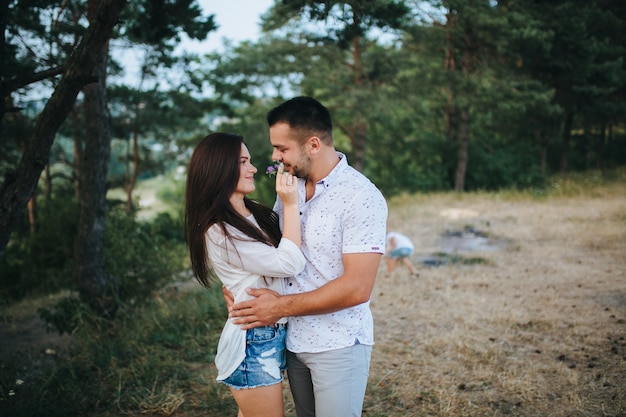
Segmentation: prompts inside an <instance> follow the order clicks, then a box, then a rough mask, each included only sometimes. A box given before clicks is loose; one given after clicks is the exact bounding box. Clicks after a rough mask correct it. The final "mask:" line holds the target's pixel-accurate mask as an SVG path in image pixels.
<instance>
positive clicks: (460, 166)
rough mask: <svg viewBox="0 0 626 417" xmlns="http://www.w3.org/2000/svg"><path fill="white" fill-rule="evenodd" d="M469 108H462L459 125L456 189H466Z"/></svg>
mask: <svg viewBox="0 0 626 417" xmlns="http://www.w3.org/2000/svg"><path fill="white" fill-rule="evenodd" d="M468 148H469V110H468V109H467V108H463V109H461V121H460V126H459V148H458V153H457V166H456V177H455V179H454V189H455V190H456V191H463V190H465V174H466V172H467V162H468V159H469V149H468Z"/></svg>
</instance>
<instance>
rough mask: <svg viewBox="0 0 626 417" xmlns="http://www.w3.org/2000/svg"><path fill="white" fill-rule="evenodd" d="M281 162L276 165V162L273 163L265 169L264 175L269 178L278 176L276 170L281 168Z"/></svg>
mask: <svg viewBox="0 0 626 417" xmlns="http://www.w3.org/2000/svg"><path fill="white" fill-rule="evenodd" d="M281 165H282V162H281V163H278V161H274V163H273V164H272V165H270V166H268V167H267V169H266V170H265V173H266V174H267V175H269V177H270V178H272V177H275V176H276V174H278V170H279V169H280V168H281Z"/></svg>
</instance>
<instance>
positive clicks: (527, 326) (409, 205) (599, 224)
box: [0, 185, 626, 417]
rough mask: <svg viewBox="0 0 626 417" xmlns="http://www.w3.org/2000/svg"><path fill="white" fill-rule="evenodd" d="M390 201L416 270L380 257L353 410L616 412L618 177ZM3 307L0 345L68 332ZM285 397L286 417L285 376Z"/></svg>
mask: <svg viewBox="0 0 626 417" xmlns="http://www.w3.org/2000/svg"><path fill="white" fill-rule="evenodd" d="M389 206H390V216H389V229H390V230H396V231H399V232H402V233H404V234H406V235H408V236H410V237H411V238H412V240H413V242H414V244H415V253H414V255H413V257H412V260H413V262H414V263H415V265H416V267H417V268H418V271H419V276H418V277H412V276H410V274H409V272H408V270H406V268H404V267H403V266H402V265H398V266H397V268H396V271H395V272H394V273H393V274H392V275H391V276H390V277H385V266H384V262H383V263H381V266H380V269H379V271H378V277H377V282H376V286H375V289H374V293H373V295H372V300H371V306H372V311H373V314H374V320H375V337H376V345H375V346H374V350H373V355H372V363H371V370H370V379H369V385H368V391H367V394H366V399H365V408H364V413H363V415H364V416H388V417H400V416H403V417H404V416H432V415H434V416H498V415H515V416H563V417H565V416H624V415H626V388H625V387H624V381H626V340H625V337H626V255H625V249H624V248H626V187H625V186H624V185H620V186H619V187H618V188H617V189H615V188H611V189H600V188H599V189H597V190H595V191H594V192H593V193H591V195H589V194H585V195H580V196H578V195H576V194H574V195H564V196H561V197H559V196H556V197H551V198H549V199H543V198H535V197H530V196H527V195H526V196H519V195H509V196H507V195H503V194H481V193H477V194H442V195H427V196H410V197H409V196H406V197H397V198H395V199H392V200H390V201H389ZM40 301H41V300H40ZM50 301H52V300H50ZM14 311H16V312H17V313H16V314H15V321H14V322H13V323H12V324H3V325H2V326H0V347H1V348H3V349H7V348H10V349H17V348H24V347H26V346H30V347H33V348H34V349H36V350H38V351H39V352H40V353H41V354H45V350H46V349H53V350H54V349H59V348H62V346H63V345H64V343H67V340H68V338H67V337H59V336H58V335H55V334H54V333H46V332H45V330H44V329H43V327H42V323H41V322H40V321H38V319H37V318H36V314H35V313H34V309H33V307H32V305H28V304H25V305H24V306H23V307H22V308H21V309H17V310H14ZM49 354H53V353H50V352H49ZM285 397H286V398H287V404H286V410H287V416H288V417H291V416H293V411H292V410H293V407H292V404H291V403H290V399H289V394H288V391H287V388H285Z"/></svg>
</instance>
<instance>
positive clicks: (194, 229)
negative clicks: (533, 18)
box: [185, 132, 281, 287]
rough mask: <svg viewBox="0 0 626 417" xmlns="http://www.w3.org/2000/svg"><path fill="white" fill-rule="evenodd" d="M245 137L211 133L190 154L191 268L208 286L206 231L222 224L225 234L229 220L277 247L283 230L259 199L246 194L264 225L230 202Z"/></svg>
mask: <svg viewBox="0 0 626 417" xmlns="http://www.w3.org/2000/svg"><path fill="white" fill-rule="evenodd" d="M242 143H244V141H243V137H242V136H240V135H235V134H232V133H222V132H217V133H211V134H209V135H208V136H206V137H205V138H204V139H202V140H201V141H200V142H199V143H198V145H196V148H195V149H194V151H193V154H192V155H191V160H190V161H189V168H188V171H187V184H186V189H185V238H186V240H187V246H188V248H189V257H190V259H191V268H192V270H193V274H194V276H195V277H196V278H197V279H198V281H199V282H200V283H201V284H202V285H204V286H206V287H208V286H209V283H210V281H211V279H210V278H211V276H212V272H211V267H210V261H209V258H208V252H207V247H206V240H205V234H206V232H207V230H208V229H209V227H211V226H212V225H213V224H216V223H217V224H219V225H220V226H221V227H222V230H223V231H224V234H225V235H226V236H227V237H228V238H229V239H231V240H232V239H233V237H232V236H231V235H230V233H228V230H227V229H226V224H230V225H231V226H234V227H235V228H237V229H239V230H240V231H242V232H243V233H244V234H245V235H246V236H248V237H250V238H251V239H254V240H258V241H259V242H263V243H266V244H268V245H272V246H275V247H277V246H278V244H279V242H280V239H281V232H280V227H279V223H278V215H277V214H276V213H275V212H274V211H273V210H271V209H270V208H268V207H265V206H264V205H262V204H260V203H259V202H257V201H254V200H250V199H248V198H244V203H245V205H246V207H247V208H248V209H249V210H250V211H251V212H252V214H253V215H254V217H255V219H256V221H257V222H258V223H259V226H260V227H261V229H260V230H259V228H257V227H256V226H255V225H253V224H252V223H251V222H250V221H249V220H248V219H246V218H245V217H243V216H242V215H240V214H239V213H238V212H237V211H236V210H235V209H234V208H233V206H232V205H231V204H230V200H229V198H230V196H231V195H232V194H233V192H235V189H236V187H237V183H238V181H239V175H240V153H241V144H242Z"/></svg>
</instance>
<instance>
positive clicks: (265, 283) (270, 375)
mask: <svg viewBox="0 0 626 417" xmlns="http://www.w3.org/2000/svg"><path fill="white" fill-rule="evenodd" d="M256 172H257V169H256V168H255V167H254V165H252V162H251V160H250V153H249V152H248V148H247V147H246V145H245V143H244V141H243V138H242V137H241V136H239V135H234V134H230V133H212V134H210V135H208V136H207V137H205V138H204V139H202V140H201V141H200V143H198V145H197V146H196V148H195V150H194V152H193V154H192V156H191V160H190V162H189V170H188V173H187V188H186V195H185V199H186V201H185V227H186V237H187V244H188V246H189V254H190V258H191V265H192V269H193V273H194V275H195V276H196V278H197V279H198V281H199V282H200V283H201V284H202V285H204V286H206V287H208V286H209V284H210V281H211V278H212V277H215V276H217V277H218V278H219V280H220V281H221V283H222V284H223V285H224V286H225V287H226V288H227V289H228V290H229V291H230V292H231V293H233V294H234V296H235V301H243V300H246V299H249V298H250V296H248V295H247V294H246V292H245V290H246V288H251V287H254V288H270V289H272V290H274V291H276V292H278V293H280V294H282V293H284V291H283V290H284V288H283V286H284V279H283V278H284V277H288V276H293V275H295V274H297V273H298V272H300V271H301V270H302V269H303V268H304V264H305V259H304V256H303V255H302V253H301V252H300V244H301V237H300V219H299V217H300V213H299V208H298V187H297V181H296V178H295V177H293V176H291V175H289V174H288V173H286V172H283V171H282V169H279V173H278V175H277V176H276V192H277V194H278V196H279V197H280V199H281V200H282V202H283V204H284V205H285V214H284V218H283V232H282V236H281V231H280V227H279V221H278V216H277V214H276V213H274V212H273V211H272V210H271V209H270V208H267V207H265V206H263V205H262V204H260V203H258V202H255V201H253V200H251V199H249V198H247V197H246V196H247V195H248V194H250V193H251V192H253V191H254V189H255V186H254V174H255V173H256ZM286 321H287V320H286V318H282V319H281V320H279V322H278V323H276V324H275V325H273V326H263V327H257V328H255V329H251V330H247V331H246V330H241V329H240V328H239V326H237V325H235V324H233V323H232V322H231V320H230V319H229V320H228V321H227V322H226V324H225V325H224V329H223V330H222V335H221V337H220V340H219V343H218V347H217V354H216V356H215V364H216V366H217V370H218V376H217V380H218V381H219V382H222V383H224V384H226V385H228V386H229V387H230V390H231V392H232V394H233V396H234V398H235V401H236V402H237V405H238V406H239V417H253V416H263V417H265V416H268V417H269V416H271V417H274V416H283V415H284V411H283V395H282V378H283V376H282V372H281V371H282V370H283V369H284V367H285V334H286V329H285V325H286Z"/></svg>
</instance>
